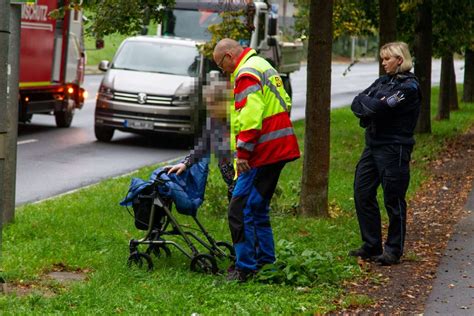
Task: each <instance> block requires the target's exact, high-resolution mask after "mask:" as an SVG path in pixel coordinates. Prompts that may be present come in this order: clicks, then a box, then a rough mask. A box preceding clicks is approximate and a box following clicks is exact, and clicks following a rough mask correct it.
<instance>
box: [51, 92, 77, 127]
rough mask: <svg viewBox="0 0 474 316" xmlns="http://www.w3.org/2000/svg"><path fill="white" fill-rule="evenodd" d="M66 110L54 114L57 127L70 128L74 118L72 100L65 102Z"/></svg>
mask: <svg viewBox="0 0 474 316" xmlns="http://www.w3.org/2000/svg"><path fill="white" fill-rule="evenodd" d="M66 102H67V105H66V108H65V109H64V110H63V111H57V112H54V117H55V119H56V126H57V127H70V126H71V123H72V118H73V117H74V108H75V104H74V100H70V99H69V100H67V101H66Z"/></svg>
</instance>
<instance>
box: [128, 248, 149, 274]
mask: <svg viewBox="0 0 474 316" xmlns="http://www.w3.org/2000/svg"><path fill="white" fill-rule="evenodd" d="M143 261H146V263H147V266H148V271H151V270H153V261H151V257H150V256H149V255H147V254H146V253H142V252H137V251H135V252H133V253H132V254H131V255H130V256H129V257H128V266H129V267H131V266H132V265H136V266H137V267H139V268H141V267H143Z"/></svg>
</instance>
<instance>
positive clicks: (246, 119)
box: [232, 49, 300, 168]
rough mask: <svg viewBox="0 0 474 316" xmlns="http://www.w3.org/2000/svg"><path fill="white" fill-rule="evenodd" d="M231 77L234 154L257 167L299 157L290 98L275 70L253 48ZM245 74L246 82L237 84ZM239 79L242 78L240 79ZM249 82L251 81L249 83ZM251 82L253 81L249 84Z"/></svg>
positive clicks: (245, 54) (247, 51) (245, 52)
mask: <svg viewBox="0 0 474 316" xmlns="http://www.w3.org/2000/svg"><path fill="white" fill-rule="evenodd" d="M242 54H243V56H242V58H241V59H240V62H239V64H238V65H237V67H236V69H235V70H234V73H233V74H232V78H234V80H233V81H234V99H235V107H234V110H235V111H234V115H233V124H232V132H233V133H235V135H237V137H236V149H237V157H238V158H241V159H247V160H248V161H249V164H250V166H251V167H253V168H254V167H259V166H263V165H268V164H272V163H276V162H279V161H290V160H294V159H297V158H299V157H300V151H299V147H298V142H297V140H296V136H295V133H294V130H293V126H292V124H291V121H290V117H289V114H288V113H289V110H290V108H291V99H290V97H289V96H288V94H287V93H286V91H285V89H284V88H283V82H282V80H281V77H280V76H279V74H278V72H277V71H276V70H275V69H274V68H273V67H272V66H271V65H270V64H269V63H268V62H267V61H266V60H265V59H263V58H261V57H258V56H256V52H255V50H253V49H247V50H245V51H244V52H243V53H242ZM245 77H247V78H250V79H251V80H250V81H249V80H246V83H247V84H246V85H245V86H244V88H243V89H242V87H239V80H242V79H244V78H245ZM240 82H241V81H240ZM249 82H250V84H249ZM252 83H254V84H252Z"/></svg>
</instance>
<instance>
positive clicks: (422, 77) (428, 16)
mask: <svg viewBox="0 0 474 316" xmlns="http://www.w3.org/2000/svg"><path fill="white" fill-rule="evenodd" d="M431 25H432V12H431V0H425V1H423V3H422V4H420V5H419V6H418V7H417V10H416V21H415V41H414V45H413V49H414V51H415V61H416V63H415V75H416V76H417V77H418V80H419V82H420V89H421V95H422V100H421V109H420V116H419V117H418V124H417V125H416V130H415V132H416V133H431V57H432V55H433V47H432V30H431Z"/></svg>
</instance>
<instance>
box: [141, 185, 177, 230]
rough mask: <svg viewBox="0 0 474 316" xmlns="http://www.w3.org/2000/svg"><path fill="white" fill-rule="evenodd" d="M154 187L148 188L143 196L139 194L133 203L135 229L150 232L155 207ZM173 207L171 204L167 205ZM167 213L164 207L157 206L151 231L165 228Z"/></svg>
mask: <svg viewBox="0 0 474 316" xmlns="http://www.w3.org/2000/svg"><path fill="white" fill-rule="evenodd" d="M153 199H154V194H153V187H149V188H146V189H145V190H144V192H143V194H139V195H138V196H137V197H135V198H134V199H133V201H132V209H133V217H134V219H135V227H136V228H137V229H139V230H148V229H149V228H150V216H151V213H152V207H153ZM166 204H167V206H168V207H171V202H168V203H166ZM164 216H165V211H164V209H163V208H162V207H156V206H155V214H154V217H153V221H152V223H151V229H161V228H162V227H163V222H164Z"/></svg>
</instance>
